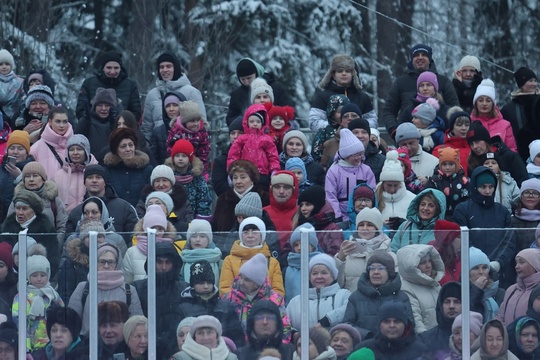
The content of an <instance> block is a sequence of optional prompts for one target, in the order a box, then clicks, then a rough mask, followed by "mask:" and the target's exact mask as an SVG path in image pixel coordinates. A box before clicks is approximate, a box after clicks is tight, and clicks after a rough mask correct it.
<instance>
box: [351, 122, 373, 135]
mask: <svg viewBox="0 0 540 360" xmlns="http://www.w3.org/2000/svg"><path fill="white" fill-rule="evenodd" d="M347 128H348V129H349V130H351V131H353V130H354V129H364V130H366V131H367V133H368V135H370V136H371V128H370V127H369V122H368V121H367V120H366V119H364V118H358V119H354V120H351V121H350V122H349V125H347Z"/></svg>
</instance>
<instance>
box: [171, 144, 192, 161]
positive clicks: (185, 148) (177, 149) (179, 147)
mask: <svg viewBox="0 0 540 360" xmlns="http://www.w3.org/2000/svg"><path fill="white" fill-rule="evenodd" d="M180 153H182V154H185V155H186V156H187V157H188V158H189V162H192V161H193V157H194V156H195V148H194V147H193V144H192V143H191V142H190V141H188V140H184V139H180V140H176V142H175V143H174V145H173V147H172V149H171V158H173V159H174V157H175V156H176V154H180Z"/></svg>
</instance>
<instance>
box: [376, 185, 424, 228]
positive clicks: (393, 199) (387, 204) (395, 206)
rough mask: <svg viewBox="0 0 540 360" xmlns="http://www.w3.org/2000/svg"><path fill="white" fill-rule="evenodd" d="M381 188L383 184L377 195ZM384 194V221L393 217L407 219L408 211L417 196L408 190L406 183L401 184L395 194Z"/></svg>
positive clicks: (384, 192) (382, 211)
mask: <svg viewBox="0 0 540 360" xmlns="http://www.w3.org/2000/svg"><path fill="white" fill-rule="evenodd" d="M381 186H382V182H381V183H379V184H378V185H377V189H376V191H377V193H378V192H379V191H380V190H379V188H380V187H381ZM382 194H383V196H382V198H383V201H384V209H382V210H381V214H382V216H383V219H385V220H387V219H388V218H391V217H399V218H402V219H405V217H407V209H408V208H409V205H410V204H411V202H412V201H413V200H414V198H415V195H414V194H413V193H412V192H410V191H409V190H407V187H406V186H405V183H404V182H401V186H400V187H399V189H398V191H397V192H396V193H395V194H389V193H387V192H386V191H384V190H383V192H382ZM379 201H380V200H379ZM379 204H380V202H379ZM379 210H380V209H379Z"/></svg>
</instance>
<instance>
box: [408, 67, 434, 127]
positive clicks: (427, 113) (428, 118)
mask: <svg viewBox="0 0 540 360" xmlns="http://www.w3.org/2000/svg"><path fill="white" fill-rule="evenodd" d="M423 74H425V73H423ZM438 109H439V102H438V101H437V100H435V99H433V98H429V99H427V100H426V102H425V103H422V104H420V105H418V106H417V107H415V108H414V110H413V111H412V113H411V115H412V117H413V118H418V119H420V121H421V122H422V124H424V125H426V126H427V125H429V124H431V123H432V122H433V120H435V117H436V116H437V110H438Z"/></svg>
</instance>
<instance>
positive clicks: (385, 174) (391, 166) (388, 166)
mask: <svg viewBox="0 0 540 360" xmlns="http://www.w3.org/2000/svg"><path fill="white" fill-rule="evenodd" d="M398 159H399V155H398V152H397V151H396V150H390V151H389V152H387V153H386V159H385V160H384V165H383V168H382V170H381V175H380V176H379V179H380V181H403V180H404V179H405V175H403V170H402V169H401V163H400V162H399V160H398Z"/></svg>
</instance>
